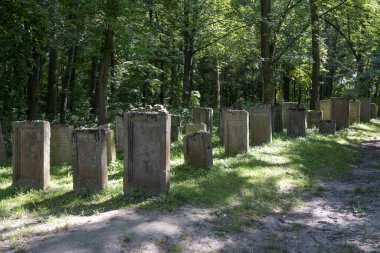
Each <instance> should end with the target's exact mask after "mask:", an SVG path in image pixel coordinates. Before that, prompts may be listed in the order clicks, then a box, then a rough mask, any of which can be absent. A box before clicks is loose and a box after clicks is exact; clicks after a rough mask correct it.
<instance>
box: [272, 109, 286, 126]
mask: <svg viewBox="0 0 380 253" xmlns="http://www.w3.org/2000/svg"><path fill="white" fill-rule="evenodd" d="M272 116H273V120H272V130H273V133H282V132H283V131H284V129H283V127H284V125H283V119H282V106H281V105H275V106H274V107H273V112H272Z"/></svg>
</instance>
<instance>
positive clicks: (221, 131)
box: [219, 107, 229, 143]
mask: <svg viewBox="0 0 380 253" xmlns="http://www.w3.org/2000/svg"><path fill="white" fill-rule="evenodd" d="M227 110H229V108H227V107H223V108H220V115H219V138H220V142H221V143H224V142H223V137H224V113H225V112H226V111H227Z"/></svg>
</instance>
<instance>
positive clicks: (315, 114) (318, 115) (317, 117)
mask: <svg viewBox="0 0 380 253" xmlns="http://www.w3.org/2000/svg"><path fill="white" fill-rule="evenodd" d="M322 118H323V112H322V111H318V110H309V111H307V127H308V128H319V122H320V121H321V120H322Z"/></svg>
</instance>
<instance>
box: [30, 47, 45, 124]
mask: <svg viewBox="0 0 380 253" xmlns="http://www.w3.org/2000/svg"><path fill="white" fill-rule="evenodd" d="M41 58H42V56H41V54H40V53H37V52H36V51H35V50H34V54H33V71H32V73H31V74H30V75H29V78H28V89H27V92H28V117H27V119H28V120H37V118H38V93H39V89H40V76H41V73H40V72H41V61H42V59H41Z"/></svg>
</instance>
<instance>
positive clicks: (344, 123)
mask: <svg viewBox="0 0 380 253" xmlns="http://www.w3.org/2000/svg"><path fill="white" fill-rule="evenodd" d="M330 113H331V120H335V121H336V129H337V130H340V129H343V128H348V127H349V126H350V99H348V98H331V112H330Z"/></svg>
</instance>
